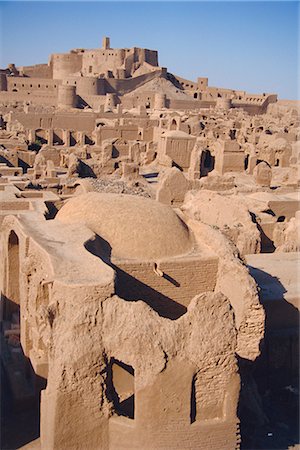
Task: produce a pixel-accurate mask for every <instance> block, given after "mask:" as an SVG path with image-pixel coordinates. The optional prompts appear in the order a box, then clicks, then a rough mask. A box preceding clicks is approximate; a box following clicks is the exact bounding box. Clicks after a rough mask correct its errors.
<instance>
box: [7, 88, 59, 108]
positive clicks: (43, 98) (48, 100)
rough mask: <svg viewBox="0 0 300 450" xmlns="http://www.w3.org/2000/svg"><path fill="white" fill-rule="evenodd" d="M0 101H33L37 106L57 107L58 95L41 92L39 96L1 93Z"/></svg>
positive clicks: (21, 93)
mask: <svg viewBox="0 0 300 450" xmlns="http://www.w3.org/2000/svg"><path fill="white" fill-rule="evenodd" d="M0 101H1V102H3V103H6V102H8V103H15V102H28V101H31V102H33V103H35V104H36V105H47V106H56V105H57V95H56V94H54V93H52V94H51V93H49V94H48V93H47V92H40V93H39V94H31V93H30V92H5V91H2V92H0Z"/></svg>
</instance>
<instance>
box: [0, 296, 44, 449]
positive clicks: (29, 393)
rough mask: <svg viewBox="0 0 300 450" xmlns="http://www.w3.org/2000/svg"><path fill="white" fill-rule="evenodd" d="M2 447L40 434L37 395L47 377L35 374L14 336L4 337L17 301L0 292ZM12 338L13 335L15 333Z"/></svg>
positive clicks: (22, 441) (16, 307)
mask: <svg viewBox="0 0 300 450" xmlns="http://www.w3.org/2000/svg"><path fill="white" fill-rule="evenodd" d="M1 302H2V304H3V306H4V308H3V309H4V311H3V312H4V317H5V320H4V321H3V322H2V329H1V332H0V339H1V375H0V376H1V378H0V380H1V437H0V442H1V450H14V449H17V448H20V447H22V446H24V445H26V444H27V443H29V442H32V441H34V440H35V439H38V438H39V436H40V395H41V391H42V390H43V389H45V388H46V384H47V380H45V379H44V378H42V377H39V376H37V375H36V374H35V372H34V370H33V367H32V365H31V362H30V360H29V359H28V358H27V357H26V356H25V355H24V353H23V350H22V347H21V345H20V343H19V342H18V341H17V339H9V338H7V337H4V329H6V328H7V327H6V323H7V322H8V321H7V320H6V319H8V317H7V316H8V315H11V314H12V313H16V311H17V309H18V308H19V305H17V304H16V303H15V302H13V301H11V300H9V299H8V298H7V297H5V296H4V295H2V296H1ZM14 338H15V337H14Z"/></svg>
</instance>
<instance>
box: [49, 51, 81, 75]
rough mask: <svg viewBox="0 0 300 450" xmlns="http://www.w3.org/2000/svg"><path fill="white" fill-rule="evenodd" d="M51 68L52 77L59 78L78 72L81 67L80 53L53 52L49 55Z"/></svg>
mask: <svg viewBox="0 0 300 450" xmlns="http://www.w3.org/2000/svg"><path fill="white" fill-rule="evenodd" d="M50 64H51V65H52V68H53V79H54V80H60V79H63V78H66V77H68V76H69V75H71V74H73V73H76V72H80V70H81V67H82V54H81V53H72V52H71V53H61V54H60V53H54V54H52V55H51V57H50Z"/></svg>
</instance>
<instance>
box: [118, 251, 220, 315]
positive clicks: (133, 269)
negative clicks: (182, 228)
mask: <svg viewBox="0 0 300 450" xmlns="http://www.w3.org/2000/svg"><path fill="white" fill-rule="evenodd" d="M113 267H114V269H115V270H116V273H117V282H116V283H117V284H116V285H117V294H118V295H119V296H120V297H122V298H126V299H131V300H139V299H142V300H144V301H145V302H147V303H148V304H149V305H151V307H152V308H153V309H154V310H156V311H159V314H161V315H163V316H166V317H177V315H178V314H182V313H183V312H184V310H185V308H186V307H187V306H188V305H189V303H190V301H191V299H192V298H193V297H194V296H195V295H197V294H200V293H202V292H207V291H214V288H215V285H216V277H217V272H218V258H216V257H213V256H212V257H199V256H198V257H194V258H180V259H178V260H174V261H168V262H167V261H165V262H160V263H159V270H161V271H162V272H163V273H164V276H158V275H157V274H156V273H155V272H154V269H153V263H146V262H145V263H129V262H126V263H125V262H122V261H118V260H114V261H113Z"/></svg>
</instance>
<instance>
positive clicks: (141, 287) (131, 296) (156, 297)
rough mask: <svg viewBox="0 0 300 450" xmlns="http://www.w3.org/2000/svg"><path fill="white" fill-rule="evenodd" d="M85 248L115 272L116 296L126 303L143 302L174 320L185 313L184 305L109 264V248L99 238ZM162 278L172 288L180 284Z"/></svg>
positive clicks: (167, 276) (168, 277)
mask: <svg viewBox="0 0 300 450" xmlns="http://www.w3.org/2000/svg"><path fill="white" fill-rule="evenodd" d="M85 248H86V249H87V250H88V251H89V252H90V253H92V254H93V255H95V256H97V257H98V258H101V259H102V260H103V261H104V262H105V263H106V264H108V265H109V266H110V267H111V268H112V269H113V270H115V272H116V286H115V289H116V291H115V292H116V295H118V296H119V297H121V298H123V299H124V300H127V301H131V302H132V301H134V302H136V301H139V300H143V301H144V302H145V303H147V304H148V305H149V306H150V307H151V308H152V309H154V311H156V312H157V313H158V314H159V315H160V316H161V317H165V318H168V319H172V320H176V319H178V318H179V317H181V316H183V314H185V313H186V312H187V308H186V307H185V306H184V305H181V304H180V303H178V302H176V301H175V300H173V299H172V298H170V297H167V296H165V295H163V294H162V293H161V292H158V291H157V290H155V289H153V288H152V287H150V286H148V285H146V284H145V283H143V282H141V281H140V280H138V279H136V278H135V277H133V276H132V275H131V274H129V273H127V272H125V271H124V270H122V269H121V268H120V267H118V266H116V265H115V264H113V263H112V262H111V246H110V245H109V243H108V242H107V241H105V240H104V239H103V238H101V237H100V236H97V237H96V239H95V240H93V241H89V242H87V243H86V244H85ZM163 277H164V278H165V279H166V280H167V281H169V283H171V284H172V285H173V286H175V287H180V284H179V283H178V282H177V281H176V280H174V279H173V278H172V277H170V276H169V275H167V274H163Z"/></svg>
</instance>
